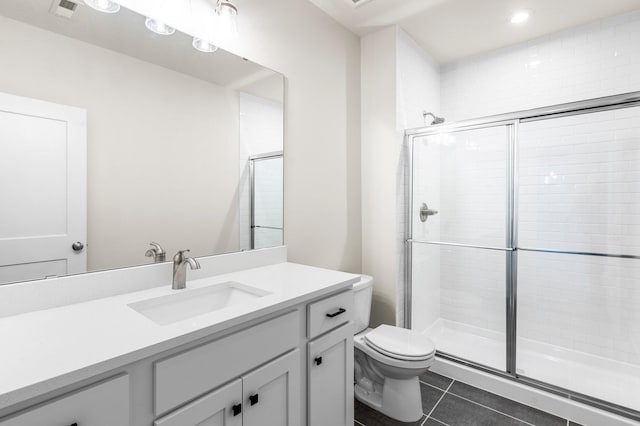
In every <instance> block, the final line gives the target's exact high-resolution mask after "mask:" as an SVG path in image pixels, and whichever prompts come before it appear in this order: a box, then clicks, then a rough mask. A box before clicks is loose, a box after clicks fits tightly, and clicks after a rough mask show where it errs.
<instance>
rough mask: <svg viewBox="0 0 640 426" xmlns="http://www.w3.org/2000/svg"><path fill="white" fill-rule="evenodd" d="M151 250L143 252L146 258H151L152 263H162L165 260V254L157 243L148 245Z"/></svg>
mask: <svg viewBox="0 0 640 426" xmlns="http://www.w3.org/2000/svg"><path fill="white" fill-rule="evenodd" d="M149 244H150V245H151V246H152V247H153V248H150V249H149V250H147V251H146V252H145V254H144V255H145V256H146V257H153V261H154V262H156V263H157V262H164V261H165V259H166V254H167V253H166V252H165V251H164V249H163V248H162V246H161V245H160V244H158V243H154V242H151V243H149Z"/></svg>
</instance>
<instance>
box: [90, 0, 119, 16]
mask: <svg viewBox="0 0 640 426" xmlns="http://www.w3.org/2000/svg"><path fill="white" fill-rule="evenodd" d="M84 3H85V4H86V5H87V6H89V7H90V8H92V9H95V10H97V11H100V12H104V13H117V12H118V11H119V10H120V5H119V4H118V3H116V2H115V1H112V0H84Z"/></svg>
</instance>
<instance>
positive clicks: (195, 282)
mask: <svg viewBox="0 0 640 426" xmlns="http://www.w3.org/2000/svg"><path fill="white" fill-rule="evenodd" d="M199 261H200V263H201V264H202V268H201V269H200V270H198V271H189V275H188V280H187V288H186V289H184V290H172V289H171V285H170V276H168V275H167V274H165V273H167V272H170V271H169V269H168V268H167V266H170V265H169V264H160V265H151V266H148V267H146V268H144V267H143V268H140V267H139V268H132V269H131V270H127V269H120V270H114V271H105V272H99V273H93V274H86V275H83V276H81V277H64V278H58V279H53V280H44V281H39V282H38V281H34V282H30V283H23V284H14V285H7V286H2V287H0V299H1V300H2V301H3V302H2V304H0V308H2V309H3V311H4V312H7V311H9V308H8V306H9V305H10V304H11V300H10V299H11V298H14V300H13V302H15V303H16V304H17V305H22V306H14V307H13V308H11V309H12V310H13V312H11V315H10V316H5V317H2V318H0V335H2V341H3V343H2V347H3V349H2V352H1V353H0V359H1V360H2V362H0V377H2V380H1V381H0V425H1V426H18V425H19V426H30V425H34V426H35V425H42V424H45V422H46V424H50V425H55V426H58V425H60V426H71V425H76V426H84V425H91V426H102V425H104V426H107V425H109V426H113V425H120V426H128V425H132V426H134V425H135V426H141V425H154V426H173V425H175V426H188V425H201V424H206V425H234V426H239V425H305V424H306V425H318V426H322V425H325V426H326V425H332V426H334V425H336V426H337V425H352V424H353V380H352V378H353V323H352V321H351V315H352V311H353V292H352V288H351V287H352V284H353V283H354V282H356V281H357V280H358V279H359V276H357V275H353V274H347V273H342V272H336V271H331V270H325V269H320V268H314V267H310V266H304V265H299V264H294V263H289V262H287V261H286V248H284V247H278V248H272V249H262V250H255V251H248V252H242V253H232V254H228V255H220V256H211V257H208V258H201V259H199ZM144 269H146V270H144ZM110 280H124V281H128V283H125V284H123V285H122V286H121V287H120V288H119V289H110V290H106V291H108V292H111V293H113V292H117V293H118V294H109V293H104V291H105V290H104V288H103V289H102V290H97V289H99V288H101V285H102V284H104V282H108V281H110ZM47 281H51V282H47ZM74 281H75V282H74ZM154 281H155V282H156V284H157V283H162V285H156V286H152V284H150V283H153V282H154ZM19 286H21V287H22V288H18V287H19ZM28 287H30V288H28ZM83 287H84V288H83ZM74 288H75V289H76V290H77V291H78V293H79V294H78V295H77V296H76V297H77V299H73V298H71V299H67V298H65V297H64V296H55V294H56V291H67V292H68V291H70V290H72V289H74ZM127 290H132V291H127ZM28 292H31V296H32V300H30V301H28V302H24V301H25V300H28V298H25V297H24V296H25V295H26V294H27V293H28ZM101 292H102V294H101ZM103 296H104V297H103ZM68 301H71V302H72V303H70V304H68V303H67V302H68ZM33 309H35V310H33Z"/></svg>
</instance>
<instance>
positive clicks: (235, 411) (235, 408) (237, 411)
mask: <svg viewBox="0 0 640 426" xmlns="http://www.w3.org/2000/svg"><path fill="white" fill-rule="evenodd" d="M231 410H232V411H233V415H234V416H237V415H238V414H240V413H242V404H236V405H234V406H233V407H231Z"/></svg>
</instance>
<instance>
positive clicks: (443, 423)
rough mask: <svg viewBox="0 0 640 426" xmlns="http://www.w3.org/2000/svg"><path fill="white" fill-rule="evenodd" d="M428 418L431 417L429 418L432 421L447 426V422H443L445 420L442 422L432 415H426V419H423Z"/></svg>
mask: <svg viewBox="0 0 640 426" xmlns="http://www.w3.org/2000/svg"><path fill="white" fill-rule="evenodd" d="M429 419H431V420H433V421H435V422H438V423H440V424H442V425H444V426H449V424H447V423H445V422H443V421H440V420H438V419H436V418H434V417H427V419H426V420H425V422H426V421H427V420H429ZM423 424H424V423H423Z"/></svg>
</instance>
